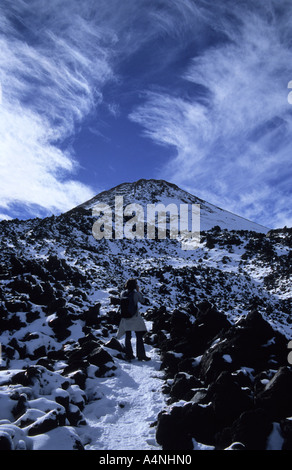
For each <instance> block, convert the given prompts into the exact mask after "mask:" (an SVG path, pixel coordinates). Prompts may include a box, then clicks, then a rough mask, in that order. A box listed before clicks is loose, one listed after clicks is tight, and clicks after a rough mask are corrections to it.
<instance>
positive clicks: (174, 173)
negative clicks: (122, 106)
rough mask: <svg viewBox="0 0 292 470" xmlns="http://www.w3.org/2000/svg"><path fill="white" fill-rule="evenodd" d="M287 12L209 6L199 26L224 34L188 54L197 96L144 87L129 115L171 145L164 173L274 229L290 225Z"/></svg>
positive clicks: (278, 5) (269, 5) (271, 7)
mask: <svg viewBox="0 0 292 470" xmlns="http://www.w3.org/2000/svg"><path fill="white" fill-rule="evenodd" d="M206 3H208V2H198V3H197V6H198V5H199V4H201V5H203V4H204V5H206ZM231 5H232V10H231V9H230V7H231ZM188 6H190V2H188ZM197 6H196V9H197ZM291 13H292V5H291V3H289V2H286V1H282V2H274V1H270V2H258V3H257V5H256V6H253V5H252V3H251V2H248V3H246V2H236V3H235V2H232V1H231V2H224V5H222V4H220V6H214V9H213V16H212V18H210V15H209V16H208V23H206V24H205V29H206V31H208V30H210V27H212V29H213V31H216V32H217V33H218V34H219V33H220V34H222V39H221V40H220V41H219V42H218V43H217V44H213V45H212V46H211V47H207V48H205V49H204V51H202V53H201V54H198V53H196V54H194V58H193V60H192V61H191V63H190V64H189V66H188V68H187V70H186V71H185V74H184V78H185V80H186V83H193V84H194V85H196V86H200V87H201V93H200V95H199V96H196V95H193V97H192V98H191V97H188V98H187V99H185V98H184V99H183V98H181V97H180V96H177V94H173V93H172V94H170V93H169V92H168V91H167V90H163V89H161V90H160V91H159V92H157V91H156V92H155V93H153V92H148V93H147V94H146V99H145V103H144V104H143V105H141V106H140V107H138V108H137V109H135V110H134V111H133V113H132V114H131V116H130V118H131V119H132V120H134V121H135V122H138V123H139V124H141V125H142V126H143V127H144V129H145V135H147V136H148V137H150V138H151V139H153V140H154V141H155V142H156V143H158V144H162V145H167V146H172V147H173V148H174V149H175V151H176V153H175V156H174V157H173V158H172V159H171V160H170V161H169V162H167V165H165V167H163V168H162V169H161V174H162V175H164V177H166V178H167V179H169V180H172V181H174V182H176V183H178V184H180V185H182V186H184V187H185V188H187V189H189V190H191V191H192V192H194V193H195V194H197V195H198V196H201V197H203V198H205V199H207V200H209V201H210V202H213V203H215V204H217V205H219V206H221V207H222V206H223V207H225V208H227V209H229V210H232V211H235V212H237V213H238V212H239V213H241V215H243V216H245V217H249V218H254V219H256V220H257V221H259V222H262V223H265V224H267V225H272V226H275V225H277V224H278V223H281V224H283V223H284V222H286V223H287V224H290V225H291V222H292V216H291V212H290V213H289V211H290V206H289V192H288V186H289V184H290V186H291V163H290V162H291V157H290V154H291V152H289V148H291V126H292V115H291V108H290V107H289V104H288V102H287V95H288V92H287V83H288V81H289V79H290V78H291V68H290V67H291V62H292V47H291V42H290V37H291V26H290V24H289V18H291ZM202 17H203V16H202ZM194 38H196V36H194ZM289 169H290V172H289ZM285 187H286V190H285Z"/></svg>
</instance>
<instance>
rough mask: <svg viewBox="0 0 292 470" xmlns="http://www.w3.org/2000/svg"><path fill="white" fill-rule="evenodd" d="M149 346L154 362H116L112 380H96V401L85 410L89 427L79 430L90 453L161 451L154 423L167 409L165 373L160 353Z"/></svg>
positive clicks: (135, 360) (109, 378)
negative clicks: (164, 386)
mask: <svg viewBox="0 0 292 470" xmlns="http://www.w3.org/2000/svg"><path fill="white" fill-rule="evenodd" d="M132 341H133V350H135V349H134V348H135V340H134V338H133V340H132ZM145 347H146V351H147V355H149V356H150V357H151V361H149V362H141V361H138V360H137V359H134V360H132V361H131V362H126V361H123V360H119V359H115V361H116V364H117V366H118V367H117V369H116V371H115V374H114V375H113V376H112V377H104V378H99V379H95V380H92V382H91V385H90V386H91V387H92V388H91V390H90V392H91V395H92V400H91V401H90V403H88V404H87V405H86V407H85V409H84V410H83V415H84V417H85V419H86V423H87V424H86V426H84V427H83V428H82V431H80V430H79V431H78V434H79V435H80V437H81V438H82V440H83V443H84V447H85V449H86V450H153V449H155V450H159V449H160V446H158V444H157V443H156V440H155V427H153V426H151V424H153V423H154V422H155V421H156V420H157V415H158V413H159V412H160V411H161V410H162V409H163V408H165V395H164V394H163V393H162V386H163V383H164V382H163V372H160V371H159V368H160V361H159V356H158V354H157V352H156V351H155V350H154V349H151V347H150V346H147V345H145Z"/></svg>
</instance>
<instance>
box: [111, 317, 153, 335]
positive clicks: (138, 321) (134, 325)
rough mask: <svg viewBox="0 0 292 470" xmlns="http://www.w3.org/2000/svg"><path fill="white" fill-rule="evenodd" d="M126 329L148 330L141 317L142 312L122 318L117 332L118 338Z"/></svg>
mask: <svg viewBox="0 0 292 470" xmlns="http://www.w3.org/2000/svg"><path fill="white" fill-rule="evenodd" d="M126 331H145V333H146V331H147V328H146V324H145V322H144V320H143V318H142V317H141V315H140V313H137V315H134V316H133V317H132V318H122V319H121V321H120V324H119V329H118V332H117V339H120V338H121V337H122V336H124V334H125V333H126Z"/></svg>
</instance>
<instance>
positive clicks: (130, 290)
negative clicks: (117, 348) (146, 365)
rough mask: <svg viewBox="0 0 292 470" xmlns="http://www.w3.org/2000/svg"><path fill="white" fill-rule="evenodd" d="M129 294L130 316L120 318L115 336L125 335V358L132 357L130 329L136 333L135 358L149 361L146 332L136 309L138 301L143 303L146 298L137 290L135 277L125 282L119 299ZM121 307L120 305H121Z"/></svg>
mask: <svg viewBox="0 0 292 470" xmlns="http://www.w3.org/2000/svg"><path fill="white" fill-rule="evenodd" d="M129 294H130V296H131V298H132V304H133V312H131V313H132V316H131V317H129V318H123V317H122V318H121V321H120V324H119V329H118V333H117V338H118V339H119V338H121V337H122V336H123V335H125V336H126V337H125V349H126V358H127V359H129V360H130V359H133V358H134V355H133V350H132V344H131V338H132V331H135V333H136V354H137V358H138V359H139V360H140V361H149V360H150V357H148V356H146V353H145V347H144V341H143V336H144V334H145V333H146V331H147V329H146V325H145V322H144V320H143V318H142V317H141V315H140V313H139V310H138V302H140V303H142V304H143V303H145V302H146V299H145V298H144V297H143V295H142V294H141V292H140V291H139V286H138V282H137V280H136V279H129V280H128V281H127V282H126V284H125V289H124V290H123V291H122V292H121V296H120V300H121V303H122V299H123V298H125V297H126V296H128V295H129ZM121 308H122V307H121Z"/></svg>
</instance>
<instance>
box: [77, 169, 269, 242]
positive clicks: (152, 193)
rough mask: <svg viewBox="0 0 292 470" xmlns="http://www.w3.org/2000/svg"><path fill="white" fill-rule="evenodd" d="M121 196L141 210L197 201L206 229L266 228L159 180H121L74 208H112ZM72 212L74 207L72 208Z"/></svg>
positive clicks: (202, 226) (204, 228) (265, 230)
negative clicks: (107, 206)
mask: <svg viewBox="0 0 292 470" xmlns="http://www.w3.org/2000/svg"><path fill="white" fill-rule="evenodd" d="M116 196H122V197H123V203H124V207H125V206H127V205H128V204H133V203H135V204H140V205H141V206H142V207H143V208H144V209H145V208H146V206H147V204H158V203H161V204H164V205H165V206H166V207H167V205H168V204H176V205H177V206H179V205H180V204H189V205H191V204H199V205H200V226H201V230H210V229H212V228H213V227H214V226H219V227H220V228H221V229H227V230H248V231H254V232H258V233H267V232H268V231H269V228H267V227H264V226H262V225H260V224H257V223H256V222H252V221H250V220H247V219H245V218H243V217H241V216H239V215H236V214H233V213H231V212H229V211H226V210H224V209H221V208H219V207H217V206H215V205H213V204H210V203H209V202H206V201H204V200H202V199H200V198H198V197H197V196H195V195H193V194H190V193H188V192H187V191H185V190H183V189H181V188H179V187H178V186H177V185H176V184H174V183H170V182H168V181H165V180H162V179H159V180H157V179H144V178H142V179H139V180H137V181H134V182H125V183H121V184H119V185H117V186H115V187H113V188H111V189H109V190H105V191H102V192H101V193H99V194H97V195H96V196H94V197H93V198H92V199H90V200H88V201H86V202H84V203H83V204H80V205H79V206H78V207H77V208H75V209H80V208H82V209H85V210H92V209H93V208H94V206H96V205H97V204H99V203H104V204H107V205H109V206H110V207H111V208H114V205H115V197H116ZM73 211H74V209H73Z"/></svg>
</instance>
